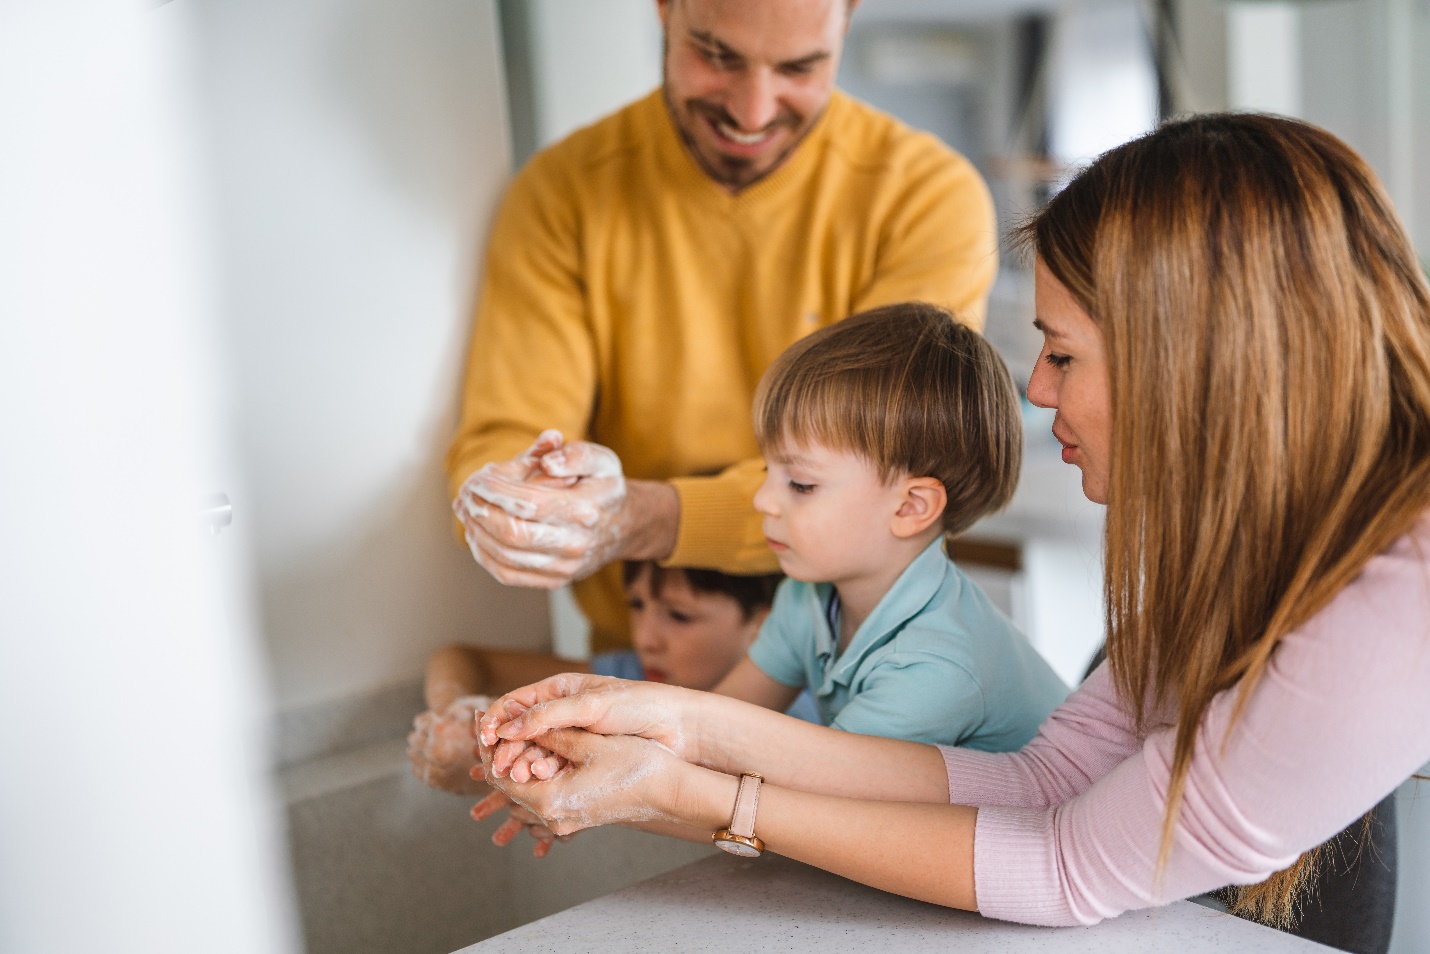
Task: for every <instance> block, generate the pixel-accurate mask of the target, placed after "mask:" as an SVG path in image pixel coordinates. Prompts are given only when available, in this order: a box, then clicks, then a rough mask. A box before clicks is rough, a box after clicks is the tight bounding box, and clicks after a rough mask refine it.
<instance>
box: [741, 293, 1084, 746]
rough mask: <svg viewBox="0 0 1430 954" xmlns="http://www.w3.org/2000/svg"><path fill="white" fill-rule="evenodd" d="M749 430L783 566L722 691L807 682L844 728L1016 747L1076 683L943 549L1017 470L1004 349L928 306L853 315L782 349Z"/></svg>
mask: <svg viewBox="0 0 1430 954" xmlns="http://www.w3.org/2000/svg"><path fill="white" fill-rule="evenodd" d="M755 431H756V436H757V438H758V439H759V442H760V449H761V452H762V453H763V455H764V457H765V461H766V464H767V467H768V477H767V478H766V480H765V482H764V485H763V486H762V487H761V488H760V490H759V492H758V493H757V494H756V496H755V507H756V509H757V510H759V511H760V512H761V513H762V514H763V515H764V528H765V535H766V538H767V539H768V541H769V545H770V548H771V549H773V550H774V551H775V554H776V555H777V556H778V558H779V561H780V568H781V569H782V570H783V571H784V572H785V574H786V576H787V577H788V579H787V580H786V581H785V582H784V583H782V584H781V585H780V588H779V590H778V592H777V593H776V595H775V603H774V608H773V610H772V611H771V613H770V616H769V617H768V619H767V620H766V621H765V624H764V626H763V627H762V629H761V630H760V634H759V636H758V637H757V638H756V640H755V643H754V645H752V646H751V648H750V650H749V654H748V656H747V657H746V658H745V659H744V660H742V661H741V662H740V663H739V664H737V665H736V667H735V668H734V669H733V670H732V671H731V672H730V674H729V675H728V676H726V677H725V679H724V680H722V681H721V682H720V683H719V684H718V685H717V686H716V687H715V690H714V691H715V692H718V693H722V694H724V695H729V696H734V697H737V698H741V699H744V700H746V701H749V702H754V703H757V704H759V705H763V706H766V707H768V708H771V709H776V710H783V709H784V708H786V707H787V706H788V705H789V704H790V702H791V701H793V699H794V698H795V697H796V696H797V695H798V694H799V693H800V691H801V690H803V689H806V688H807V689H809V691H810V692H811V694H812V695H813V697H814V701H815V704H816V706H817V707H818V709H819V712H820V716H821V718H822V720H823V721H824V722H825V723H826V724H827V725H831V726H833V727H835V728H838V729H844V730H847V731H850V732H859V733H863V734H867V735H880V736H888V737H891V738H899V739H908V740H911V741H916V742H929V743H942V744H948V745H961V746H966V747H969V748H975V749H983V750H985V751H999V752H1001V751H1011V750H1015V749H1018V748H1021V747H1022V745H1023V744H1024V743H1025V742H1027V741H1028V740H1029V739H1031V738H1032V737H1033V735H1034V733H1035V732H1036V731H1037V728H1038V725H1039V724H1040V723H1041V722H1042V721H1043V719H1044V718H1045V717H1046V716H1047V715H1048V714H1049V713H1050V712H1052V710H1053V709H1054V707H1056V706H1057V705H1058V703H1060V702H1062V700H1063V697H1064V696H1065V695H1066V694H1067V687H1066V686H1065V685H1063V683H1062V681H1061V680H1060V679H1059V678H1058V677H1057V675H1056V674H1054V673H1053V671H1052V669H1051V668H1050V667H1049V666H1048V664H1047V663H1046V662H1044V660H1043V659H1042V657H1041V656H1039V655H1038V653H1037V651H1036V650H1034V649H1033V647H1032V646H1031V645H1030V644H1029V643H1028V641H1027V639H1026V638H1025V637H1024V636H1023V634H1022V633H1020V632H1019V631H1018V629H1017V628H1016V627H1015V626H1014V625H1013V624H1012V623H1011V622H1010V621H1009V620H1008V619H1007V617H1005V616H1004V615H1003V614H1002V613H1000V612H999V611H998V610H997V608H995V607H994V606H993V604H992V603H991V602H990V601H989V599H988V597H987V596H986V595H985V594H984V593H983V591H982V590H980V589H979V588H978V587H977V586H976V585H974V584H973V582H972V581H970V580H969V579H968V577H967V576H966V575H965V574H964V573H963V572H962V571H961V570H959V568H958V567H957V566H955V565H954V564H953V562H952V561H951V560H949V559H948V557H946V556H945V555H944V550H943V541H944V538H945V535H946V534H957V533H961V532H962V531H964V530H966V529H967V528H968V527H969V526H971V525H972V524H973V523H974V522H975V521H977V520H978V519H979V518H980V517H983V516H985V515H986V514H989V513H992V512H994V511H996V510H999V509H1001V508H1002V507H1003V506H1005V505H1006V504H1007V502H1008V501H1009V500H1010V499H1011V498H1012V495H1013V490H1014V488H1015V486H1016V484H1017V480H1018V470H1019V465H1020V462H1021V457H1022V427H1021V418H1020V415H1019V409H1018V402H1017V397H1016V395H1015V392H1014V390H1013V384H1012V381H1011V379H1010V378H1009V375H1008V371H1007V368H1006V367H1005V366H1004V364H1003V362H1002V359H1001V358H999V357H998V354H997V353H996V352H995V351H994V350H993V348H992V346H990V345H989V344H988V343H987V342H986V341H985V340H984V339H983V338H981V337H980V336H979V335H977V334H976V333H974V332H972V331H969V330H968V329H967V328H965V327H963V326H962V325H959V324H958V323H956V322H955V321H954V320H953V318H952V316H950V315H949V314H948V313H947V312H945V311H943V310H942V309H940V308H937V307H935V306H932V305H925V304H917V303H914V304H900V305H890V306H887V307H884V308H880V309H876V310H874V311H870V312H866V313H864V314H861V315H857V316H855V317H852V318H849V319H847V320H845V321H842V322H839V323H837V324H834V325H831V326H829V327H827V328H825V329H823V330H821V331H819V332H816V333H815V334H813V335H810V336H809V337H807V338H804V339H802V340H801V341H799V342H797V343H796V344H795V345H793V346H792V347H791V348H790V349H789V350H787V351H786V352H785V353H784V354H783V355H781V356H780V358H779V359H777V360H776V362H775V363H774V365H773V366H771V368H770V369H769V371H768V372H767V373H766V375H765V377H764V380H763V381H762V382H761V385H760V390H759V393H758V395H757V397H756V405H755Z"/></svg>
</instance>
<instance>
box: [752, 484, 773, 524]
mask: <svg viewBox="0 0 1430 954" xmlns="http://www.w3.org/2000/svg"><path fill="white" fill-rule="evenodd" d="M772 479H773V478H771V477H769V476H768V475H766V477H765V482H764V483H762V484H760V489H759V490H756V491H755V510H756V511H758V512H759V513H762V514H765V515H766V516H769V517H773V516H774V515H775V509H774V494H773V492H772V489H771V486H770V481H771V480H772Z"/></svg>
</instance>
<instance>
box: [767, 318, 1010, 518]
mask: <svg viewBox="0 0 1430 954" xmlns="http://www.w3.org/2000/svg"><path fill="white" fill-rule="evenodd" d="M755 438H756V440H758V441H759V444H760V449H761V451H762V452H764V453H765V454H766V455H767V456H768V455H769V454H770V453H773V452H774V451H775V450H776V449H778V448H779V447H781V446H784V445H787V444H810V443H817V444H821V445H823V446H825V447H829V448H831V449H834V450H841V451H847V452H849V453H853V454H856V455H858V456H860V457H863V458H865V459H866V460H868V461H869V462H870V463H871V464H872V465H873V466H874V467H875V469H876V470H877V471H878V473H879V477H880V478H881V479H882V480H885V481H890V480H894V479H896V478H899V477H903V476H908V477H933V478H935V479H937V480H938V481H939V482H941V483H942V484H943V486H944V490H945V491H946V492H947V494H948V506H947V507H945V508H944V512H943V528H944V530H945V531H946V532H948V533H961V532H962V531H964V530H966V529H968V528H969V527H970V526H971V525H972V524H973V523H974V522H975V521H977V520H978V519H979V518H980V517H983V516H986V515H987V514H990V513H993V512H995V511H997V510H1000V509H1002V508H1003V507H1004V506H1006V505H1007V504H1008V501H1009V500H1011V499H1012V497H1013V490H1014V488H1015V487H1017V484H1018V472H1019V469H1020V467H1021V465H1022V460H1023V426H1022V416H1021V414H1020V412H1019V408H1018V396H1017V392H1016V391H1015V390H1014V388H1013V380H1012V378H1011V377H1010V376H1009V374H1008V368H1007V367H1006V366H1005V365H1004V363H1003V359H1002V358H1000V357H999V356H998V353H997V352H996V351H994V350H993V346H992V345H990V344H989V343H988V342H987V341H985V340H984V339H983V338H982V337H981V336H980V335H979V334H978V333H977V332H975V331H972V330H970V329H968V328H966V327H964V326H963V325H960V324H959V323H958V322H957V321H956V320H955V319H954V317H953V315H952V314H950V313H949V312H947V311H945V310H944V309H942V308H939V307H938V306H937V305H930V304H926V303H923V302H907V303H903V304H897V305H885V306H884V307H882V308H875V309H873V310H871V311H866V312H862V313H860V314H857V315H854V316H853V317H851V318H847V319H845V320H844V321H841V322H838V323H837V324H833V325H830V326H829V327H827V328H823V329H821V330H819V331H817V332H815V333H814V334H812V335H810V336H808V337H807V338H802V339H800V340H799V341H797V342H795V343H794V344H793V345H791V346H790V347H789V348H788V349H786V350H785V352H784V353H783V354H781V355H780V356H779V357H778V358H776V359H775V362H774V364H772V365H771V366H770V369H769V370H768V371H766V372H765V376H764V378H762V379H761V381H760V387H759V390H758V391H757V392H756V394H755Z"/></svg>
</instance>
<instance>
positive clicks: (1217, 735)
mask: <svg viewBox="0 0 1430 954" xmlns="http://www.w3.org/2000/svg"><path fill="white" fill-rule="evenodd" d="M1417 538H1418V539H1417ZM1427 543H1430V521H1422V522H1421V523H1420V525H1419V527H1418V531H1417V534H1416V536H1414V537H1412V536H1407V537H1403V538H1401V540H1400V541H1398V542H1397V543H1396V544H1395V545H1394V546H1393V547H1391V548H1390V549H1389V550H1387V551H1386V552H1385V553H1382V554H1381V555H1379V556H1377V557H1376V558H1374V559H1373V560H1372V561H1371V562H1370V563H1369V564H1367V566H1366V568H1365V570H1364V571H1363V572H1362V574H1361V575H1360V576H1359V577H1357V578H1356V580H1355V581H1354V582H1352V583H1351V584H1350V585H1348V586H1347V587H1346V588H1345V589H1344V590H1342V591H1341V593H1340V594H1338V595H1337V596H1336V598H1335V599H1334V600H1333V601H1332V602H1331V603H1330V604H1329V605H1328V606H1327V607H1326V608H1325V609H1324V610H1322V611H1321V612H1320V613H1319V614H1317V615H1316V616H1315V617H1313V618H1312V619H1311V620H1310V621H1309V622H1308V623H1307V624H1306V625H1304V626H1303V627H1301V628H1300V629H1299V630H1297V631H1296V632H1294V633H1292V634H1290V635H1288V636H1287V637H1286V638H1285V639H1284V640H1283V641H1282V642H1281V644H1280V645H1279V646H1278V647H1277V650H1276V652H1275V654H1274V655H1273V657H1272V659H1271V663H1270V665H1269V667H1268V669H1267V672H1266V674H1265V675H1264V676H1263V677H1262V679H1261V680H1260V682H1259V683H1258V684H1257V686H1256V687H1255V689H1254V690H1253V691H1252V693H1251V694H1250V696H1249V697H1248V699H1247V704H1246V708H1245V709H1244V711H1243V713H1242V715H1241V717H1240V719H1239V720H1237V721H1236V722H1235V723H1233V722H1232V718H1231V717H1232V712H1233V710H1234V709H1235V707H1236V704H1237V689H1236V688H1234V687H1233V688H1232V689H1229V690H1227V691H1226V692H1223V693H1221V694H1220V695H1219V696H1217V697H1216V698H1215V699H1214V700H1213V702H1212V705H1211V706H1210V708H1209V709H1208V712H1207V715H1206V717H1205V719H1204V721H1203V728H1202V731H1201V732H1200V733H1199V737H1198V739H1197V742H1196V745H1195V748H1194V751H1193V755H1192V760H1191V764H1190V768H1189V771H1188V774H1187V780H1186V794H1185V798H1184V802H1183V806H1182V809H1181V813H1180V814H1179V816H1178V819H1177V822H1176V825H1175V827H1174V831H1173V848H1172V853H1171V857H1170V860H1169V861H1168V863H1167V865H1166V867H1165V869H1163V870H1162V871H1161V872H1160V874H1159V873H1158V870H1157V858H1158V851H1159V848H1160V844H1161V833H1162V823H1163V816H1164V813H1165V810H1166V805H1167V790H1168V784H1169V779H1170V776H1171V765H1172V750H1173V743H1174V731H1173V729H1172V728H1171V727H1162V728H1159V729H1156V730H1154V731H1152V732H1150V733H1149V734H1148V735H1147V737H1146V738H1145V740H1143V741H1142V743H1141V745H1140V746H1139V748H1138V751H1136V752H1135V753H1134V754H1132V755H1131V756H1130V757H1128V758H1126V759H1124V760H1122V761H1121V762H1119V763H1118V764H1117V765H1115V766H1114V767H1112V768H1111V769H1110V770H1108V771H1106V772H1105V773H1104V774H1102V775H1101V777H1097V778H1093V779H1091V784H1088V785H1086V786H1085V787H1083V786H1084V783H1085V782H1086V781H1088V780H1089V779H1088V778H1087V777H1078V776H1077V773H1076V771H1075V770H1073V769H1071V768H1070V766H1072V765H1075V764H1076V765H1081V766H1083V767H1084V768H1085V769H1088V768H1095V767H1097V758H1096V757H1094V756H1092V755H1090V754H1089V753H1090V752H1091V751H1093V750H1095V749H1096V748H1097V746H1096V745H1094V744H1093V743H1092V742H1089V741H1088V739H1087V734H1084V735H1083V736H1082V737H1069V739H1067V740H1065V742H1064V745H1063V746H1062V749H1063V750H1065V751H1066V752H1067V758H1066V760H1065V761H1062V762H1053V763H1049V764H1050V767H1049V768H1047V769H1045V770H1039V771H1033V772H1029V770H1028V769H1027V766H1026V764H1020V762H1019V761H1018V759H1019V756H1012V757H1008V758H1007V759H1006V760H1005V762H1004V764H1002V765H999V766H996V770H988V769H980V768H979V765H978V763H979V762H985V763H986V762H987V760H988V758H989V757H987V756H982V757H981V758H976V759H970V758H969V755H970V754H971V755H974V756H977V755H979V754H978V753H962V752H953V753H948V754H947V761H948V766H949V773H950V790H951V791H952V792H954V793H955V798H956V799H964V798H966V797H967V796H968V795H970V794H980V793H981V792H983V791H991V792H994V793H996V792H998V791H1003V792H1008V791H1013V790H1017V789H1018V788H1019V787H1020V786H1024V787H1028V786H1031V787H1032V788H1033V790H1034V792H1035V793H1037V794H1036V796H1035V797H1025V798H1023V799H1021V800H1020V799H1015V798H1006V797H1005V798H1004V799H1003V800H1002V802H1001V804H999V805H998V806H996V807H986V808H980V810H979V813H978V822H977V828H976V831H975V836H974V876H975V884H976V890H977V895H978V904H979V909H980V911H982V912H983V913H984V914H985V915H988V916H990V917H995V918H1001V919H1004V920H1011V921H1022V922H1026V923H1032V924H1091V923H1094V922H1096V921H1099V920H1101V919H1103V918H1107V917H1112V916H1115V915H1118V914H1121V913H1122V912H1124V911H1128V910H1132V909H1136V908H1144V907H1150V906H1153V905H1157V904H1162V903H1166V902H1168V901H1172V900H1176V899H1179V898H1186V897H1191V896H1193V895H1196V894H1200V893H1202V892H1205V891H1208V890H1211V889H1214V888H1218V887H1222V886H1224V885H1227V884H1254V883H1256V882H1258V881H1261V880H1264V879H1265V878H1266V877H1268V876H1269V875H1271V874H1272V873H1273V872H1276V871H1279V870H1281V869H1282V868H1285V867H1286V866H1288V865H1289V864H1291V863H1292V862H1293V861H1295V860H1296V858H1297V856H1298V855H1300V854H1301V853H1302V852H1304V851H1307V850H1309V849H1310V848H1313V847H1315V846H1316V845H1318V844H1320V843H1322V842H1324V841H1326V840H1327V839H1329V838H1330V837H1332V836H1333V835H1335V834H1336V833H1337V832H1339V831H1340V830H1341V829H1343V828H1344V827H1345V826H1346V825H1348V824H1350V823H1351V822H1352V821H1354V820H1355V819H1356V818H1357V817H1359V816H1360V815H1362V814H1364V813H1365V812H1366V811H1368V810H1370V808H1372V807H1373V806H1374V805H1375V804H1376V803H1377V802H1378V801H1380V800H1381V799H1382V798H1384V797H1385V796H1386V795H1387V794H1388V793H1389V792H1391V791H1392V790H1393V789H1394V788H1395V787H1396V786H1397V785H1399V784H1400V783H1401V782H1402V781H1404V779H1405V778H1406V777H1408V776H1409V775H1411V774H1413V773H1414V772H1415V770H1416V768H1417V767H1418V766H1420V765H1421V764H1422V763H1424V762H1425V761H1426V760H1427V758H1430V733H1427V731H1426V726H1427V725H1430V692H1427V691H1426V689H1425V687H1426V686H1427V685H1430V561H1427V559H1426V552H1427V550H1430V547H1427ZM1417 544H1418V546H1417ZM1092 688H1093V690H1094V692H1095V693H1098V694H1100V695H1105V690H1102V691H1099V690H1097V688H1096V687H1092ZM1078 701H1079V700H1078V697H1077V696H1075V697H1074V698H1073V699H1072V700H1070V701H1069V702H1068V704H1067V705H1066V706H1064V709H1068V708H1070V707H1071V708H1076V707H1077V705H1078ZM1062 711H1063V710H1059V712H1060V713H1061V712H1062ZM1057 719H1058V713H1055V714H1054V717H1053V718H1052V719H1050V723H1051V722H1055V721H1056V720H1057ZM1054 728H1055V729H1056V728H1057V727H1054ZM1112 731H1113V732H1114V733H1115V732H1117V731H1119V730H1116V729H1113V730H1112ZM1049 734H1052V735H1054V736H1056V735H1057V734H1058V733H1057V732H1056V731H1054V732H1052V733H1049V732H1048V727H1045V729H1044V732H1043V733H1040V737H1039V739H1038V740H1035V742H1034V743H1031V744H1030V747H1033V746H1038V745H1040V744H1041V745H1043V746H1044V748H1045V750H1046V749H1047V748H1049V747H1050V746H1051V742H1050V740H1049V739H1048V738H1047V736H1048V735H1049ZM1103 734H1104V733H1103V732H1102V731H1101V730H1096V731H1093V732H1091V733H1090V735H1091V737H1092V738H1093V739H1097V738H1101V737H1102V735H1103ZM1025 751H1026V750H1025ZM1108 751H1109V752H1110V750H1108ZM1020 755H1021V753H1020ZM1105 757H1106V755H1105V754H1104V756H1103V758H1105ZM980 772H981V774H980ZM1020 772H1021V773H1022V774H1021V775H1020ZM1044 773H1046V774H1047V775H1048V776H1050V777H1052V779H1053V780H1051V781H1050V780H1049V779H1048V778H1047V777H1044ZM988 775H992V776H994V778H993V781H991V782H987V781H980V778H982V777H983V776H988ZM1070 775H1071V776H1072V777H1069V776H1070ZM1088 775H1089V776H1090V775H1091V772H1089V773H1088ZM970 777H971V778H972V779H973V781H967V780H968V779H969V778H970ZM956 780H960V784H958V785H955V784H954V783H955V781H956ZM1072 792H1077V793H1076V794H1073V795H1072V797H1070V798H1067V799H1066V800H1064V801H1061V802H1059V801H1058V800H1057V799H1058V797H1059V796H1062V795H1065V794H1069V793H1072ZM1039 797H1043V798H1050V801H1049V802H1048V803H1046V804H1041V805H1040V804H1038V801H1039Z"/></svg>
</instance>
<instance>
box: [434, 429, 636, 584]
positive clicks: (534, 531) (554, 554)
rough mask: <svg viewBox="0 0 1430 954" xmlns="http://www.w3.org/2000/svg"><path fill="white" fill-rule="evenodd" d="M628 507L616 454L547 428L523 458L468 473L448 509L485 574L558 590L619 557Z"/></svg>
mask: <svg viewBox="0 0 1430 954" xmlns="http://www.w3.org/2000/svg"><path fill="white" fill-rule="evenodd" d="M626 504H627V495H626V481H625V477H624V475H623V474H622V472H621V461H620V458H619V457H617V456H616V454H615V452H614V451H612V450H611V449H610V448H608V447H602V446H601V445H600V444H593V443H590V442H589V441H573V442H571V443H566V442H565V440H564V439H563V437H562V435H561V432H560V431H555V430H548V431H543V432H542V434H541V436H540V437H538V438H537V439H536V442H535V443H533V444H532V445H531V447H529V448H528V449H527V450H526V452H525V453H523V454H521V455H520V456H518V457H515V458H513V459H512V460H509V461H501V462H497V463H491V464H487V465H486V466H484V467H482V468H481V469H480V470H478V471H477V472H476V473H474V474H472V476H470V477H468V478H467V480H466V482H465V483H464V484H463V485H462V487H461V489H460V490H459V491H458V492H457V497H456V499H455V500H453V501H452V510H453V512H454V513H455V514H456V515H457V519H458V520H460V521H461V523H462V527H463V529H464V531H465V536H466V538H467V545H468V546H469V547H470V548H471V551H472V556H474V557H475V558H476V560H477V562H478V563H479V564H481V566H482V567H483V568H484V569H485V570H486V571H487V572H488V573H490V574H491V575H492V576H494V577H496V578H497V579H498V580H499V581H501V582H502V583H505V584H507V585H509V586H531V587H538V588H542V589H555V588H556V587H559V586H564V585H566V584H567V583H570V582H572V581H573V580H579V579H583V578H584V577H587V576H590V575H591V574H592V573H595V572H596V571H597V570H598V569H600V568H601V567H602V566H604V565H606V564H607V563H609V562H611V561H612V560H613V559H615V558H616V557H617V556H618V555H619V548H620V544H621V541H622V538H623V537H624V535H625V532H626V530H627V529H628V526H629V524H630V523H631V517H630V514H629V512H628V508H627V506H626Z"/></svg>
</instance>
